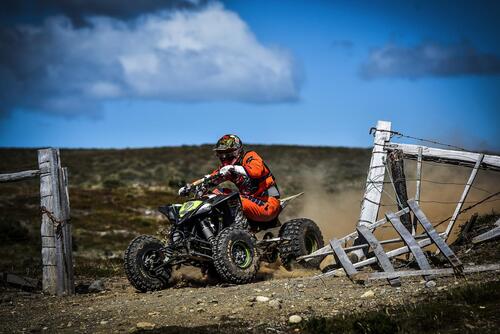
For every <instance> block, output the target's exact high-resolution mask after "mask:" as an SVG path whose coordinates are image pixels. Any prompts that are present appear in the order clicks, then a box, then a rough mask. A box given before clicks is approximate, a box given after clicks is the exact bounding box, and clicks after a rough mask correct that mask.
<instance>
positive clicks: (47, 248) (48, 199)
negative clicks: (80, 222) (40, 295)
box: [38, 148, 74, 295]
mask: <svg viewBox="0 0 500 334" xmlns="http://www.w3.org/2000/svg"><path fill="white" fill-rule="evenodd" d="M38 164H39V168H40V207H41V208H42V226H41V236H42V265H43V278H42V289H43V291H44V292H45V293H48V294H58V295H63V294H72V293H73V291H74V288H73V277H72V273H73V261H72V255H71V252H72V250H71V248H69V249H68V246H70V245H71V227H70V226H69V227H67V226H66V222H67V221H68V219H69V197H68V195H67V187H66V185H65V183H67V177H65V176H64V174H65V173H64V172H63V170H62V168H61V163H60V159H59V150H58V149H53V148H48V149H42V150H38ZM63 180H65V181H66V182H62V181H63ZM65 239H68V241H66V244H67V245H66V247H65V242H64V240H65ZM68 254H69V255H68Z"/></svg>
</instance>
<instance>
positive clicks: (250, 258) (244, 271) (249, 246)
mask: <svg viewBox="0 0 500 334" xmlns="http://www.w3.org/2000/svg"><path fill="white" fill-rule="evenodd" d="M255 244H256V240H255V238H254V237H253V236H252V234H250V232H248V231H247V230H245V229H241V228H239V227H236V226H230V227H227V228H225V229H223V230H222V231H221V232H220V233H219V235H217V237H216V240H215V243H214V247H213V258H214V267H215V270H216V271H217V273H218V274H219V276H220V277H221V278H222V279H223V280H224V281H226V282H228V283H234V284H244V283H249V282H251V281H253V280H254V278H255V275H256V274H257V271H258V270H259V255H258V253H257V247H256V245H255Z"/></svg>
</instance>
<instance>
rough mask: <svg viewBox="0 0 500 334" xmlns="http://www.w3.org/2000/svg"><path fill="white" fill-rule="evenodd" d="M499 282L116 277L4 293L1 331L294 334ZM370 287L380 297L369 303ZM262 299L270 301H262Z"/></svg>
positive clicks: (484, 277)
mask: <svg viewBox="0 0 500 334" xmlns="http://www.w3.org/2000/svg"><path fill="white" fill-rule="evenodd" d="M185 279H186V278H185ZM498 279H499V277H498V276H497V275H496V274H495V273H483V274H477V275H471V276H468V277H467V280H465V279H463V278H453V277H452V278H440V279H438V280H437V281H436V282H437V286H436V287H433V288H427V287H425V285H424V282H423V281H422V280H421V279H420V278H416V279H411V280H410V279H406V280H404V281H403V285H402V287H401V288H391V287H389V286H388V285H387V284H385V282H378V283H376V284H373V285H371V286H368V287H365V286H362V285H357V284H353V283H352V282H351V281H350V280H349V279H347V278H346V277H332V278H328V279H325V280H323V281H322V280H314V279H312V278H311V277H299V278H280V279H273V280H264V281H260V282H256V283H252V284H247V285H240V286H221V285H217V286H204V284H205V283H204V282H203V280H198V279H192V281H189V280H187V281H186V280H183V281H182V282H183V283H184V284H186V285H188V286H185V287H177V288H170V289H167V290H163V291H158V292H153V293H138V292H136V291H134V289H133V288H131V287H130V285H129V284H128V282H127V281H126V279H125V278H114V279H108V280H105V286H106V290H105V291H103V292H101V293H96V294H83V295H76V296H72V297H69V298H59V297H49V296H43V295H41V294H30V293H26V292H8V291H4V292H3V293H2V299H1V304H0V320H1V321H0V323H1V327H0V332H1V333H17V332H27V333H29V332H43V333H51V332H58V333H110V332H120V333H121V332H136V331H140V330H138V324H140V323H141V322H142V323H143V322H147V323H149V324H148V325H149V326H154V328H155V329H156V330H157V332H161V333H201V332H207V331H208V332H228V333H229V332H230V333H234V332H238V333H239V332H255V333H261V332H288V331H293V330H294V328H295V327H294V326H293V325H289V324H288V319H289V317H290V316H291V315H294V314H296V315H300V316H301V317H302V318H303V319H308V318H311V317H319V316H324V317H331V316H334V315H337V314H341V313H342V314H350V313H353V312H357V311H361V310H363V311H367V310H372V309H376V308H378V307H389V306H397V305H401V304H408V303H415V302H418V301H419V300H420V299H422V298H424V297H429V296H434V295H436V294H439V293H442V292H443V290H446V289H450V288H454V287H459V286H464V285H466V284H479V283H480V282H483V281H495V280H498ZM179 285H180V284H178V286H179ZM196 285H198V287H195V286H196ZM368 290H371V291H373V292H374V296H373V297H371V298H362V297H361V296H362V295H363V294H364V293H365V292H366V291H368ZM257 296H263V297H267V298H269V301H265V302H261V301H257V300H256V297H257ZM264 299H265V298H264ZM153 324H154V325H153ZM139 326H140V325H139ZM224 329H226V330H224Z"/></svg>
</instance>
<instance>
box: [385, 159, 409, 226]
mask: <svg viewBox="0 0 500 334" xmlns="http://www.w3.org/2000/svg"><path fill="white" fill-rule="evenodd" d="M403 158H404V156H403V151H401V150H394V151H391V152H390V153H389V154H388V155H387V164H388V167H389V171H390V173H391V179H392V184H393V186H394V192H395V194H396V199H397V202H398V210H402V209H404V208H407V207H408V203H407V202H408V191H407V189H406V175H405V169H404V160H403ZM400 219H401V223H402V224H403V226H404V227H406V229H407V230H408V231H409V232H412V231H414V230H415V228H414V227H413V226H412V221H411V216H410V213H407V214H405V215H403V216H401V218H400Z"/></svg>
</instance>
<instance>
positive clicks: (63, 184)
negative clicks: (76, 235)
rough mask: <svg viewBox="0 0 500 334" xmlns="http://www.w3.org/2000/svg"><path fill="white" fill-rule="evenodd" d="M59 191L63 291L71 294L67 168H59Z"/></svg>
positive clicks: (71, 276)
mask: <svg viewBox="0 0 500 334" xmlns="http://www.w3.org/2000/svg"><path fill="white" fill-rule="evenodd" d="M59 186H60V192H61V215H62V219H63V220H64V225H63V226H62V231H61V232H62V244H63V256H64V268H63V269H64V275H65V282H66V283H65V287H64V293H65V294H66V295H72V294H74V293H75V279H74V273H73V237H72V226H71V220H70V218H71V214H70V207H69V192H68V168H66V167H64V168H62V169H61V174H60V183H59Z"/></svg>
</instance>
